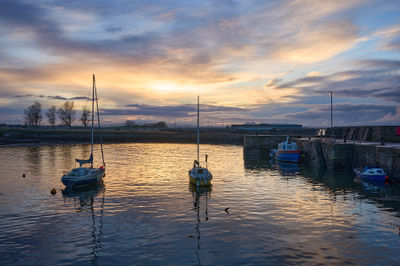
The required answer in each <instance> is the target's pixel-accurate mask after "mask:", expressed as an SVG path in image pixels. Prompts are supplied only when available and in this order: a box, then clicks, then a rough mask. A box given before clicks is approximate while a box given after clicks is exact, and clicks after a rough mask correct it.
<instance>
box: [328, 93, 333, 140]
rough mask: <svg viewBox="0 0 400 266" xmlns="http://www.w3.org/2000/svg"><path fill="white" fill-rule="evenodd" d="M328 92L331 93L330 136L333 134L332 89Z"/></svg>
mask: <svg viewBox="0 0 400 266" xmlns="http://www.w3.org/2000/svg"><path fill="white" fill-rule="evenodd" d="M329 94H330V95H331V138H332V136H333V112H332V96H333V91H329Z"/></svg>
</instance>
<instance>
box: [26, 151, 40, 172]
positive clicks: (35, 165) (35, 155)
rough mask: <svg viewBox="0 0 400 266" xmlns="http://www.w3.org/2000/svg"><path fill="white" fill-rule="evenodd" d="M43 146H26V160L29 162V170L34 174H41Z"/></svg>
mask: <svg viewBox="0 0 400 266" xmlns="http://www.w3.org/2000/svg"><path fill="white" fill-rule="evenodd" d="M41 151H42V148H41V147H38V146H31V147H26V153H25V155H26V161H27V162H28V163H29V171H30V172H31V173H32V174H33V175H37V176H38V177H40V176H41V169H42V167H41V162H42V153H41Z"/></svg>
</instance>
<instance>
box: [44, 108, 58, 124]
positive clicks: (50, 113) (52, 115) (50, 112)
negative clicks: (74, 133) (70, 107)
mask: <svg viewBox="0 0 400 266" xmlns="http://www.w3.org/2000/svg"><path fill="white" fill-rule="evenodd" d="M56 110H57V107H55V106H54V105H53V106H52V107H50V108H49V109H47V112H46V116H47V119H48V121H49V124H50V126H51V127H52V128H54V126H55V125H56Z"/></svg>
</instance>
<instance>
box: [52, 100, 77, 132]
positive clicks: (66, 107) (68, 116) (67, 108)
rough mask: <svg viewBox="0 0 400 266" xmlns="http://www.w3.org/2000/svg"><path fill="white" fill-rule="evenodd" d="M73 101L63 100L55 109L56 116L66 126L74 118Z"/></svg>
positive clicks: (69, 125)
mask: <svg viewBox="0 0 400 266" xmlns="http://www.w3.org/2000/svg"><path fill="white" fill-rule="evenodd" d="M75 112H76V111H75V110H74V102H69V101H68V102H65V103H64V104H63V105H62V106H61V107H59V108H58V109H57V115H58V118H60V120H61V121H62V122H63V123H64V124H65V125H66V126H68V127H71V124H72V122H73V121H74V120H75Z"/></svg>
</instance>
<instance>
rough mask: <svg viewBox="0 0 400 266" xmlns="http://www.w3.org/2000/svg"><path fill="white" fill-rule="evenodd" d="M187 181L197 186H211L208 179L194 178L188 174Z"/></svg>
mask: <svg viewBox="0 0 400 266" xmlns="http://www.w3.org/2000/svg"><path fill="white" fill-rule="evenodd" d="M189 181H190V183H192V184H193V185H195V186H198V187H209V186H211V180H210V179H200V178H195V177H193V176H191V175H190V174H189Z"/></svg>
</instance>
